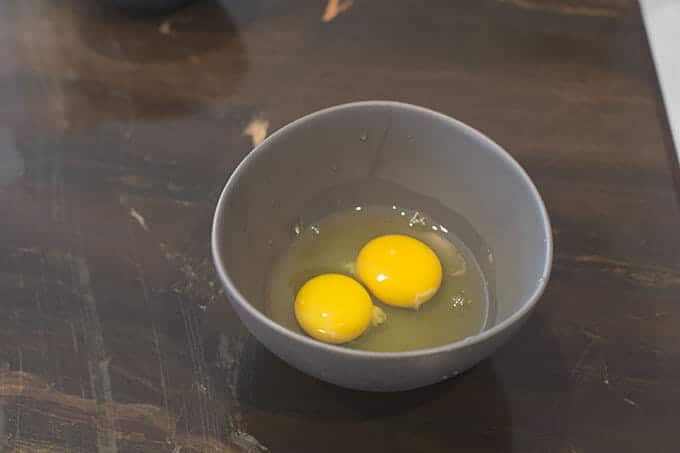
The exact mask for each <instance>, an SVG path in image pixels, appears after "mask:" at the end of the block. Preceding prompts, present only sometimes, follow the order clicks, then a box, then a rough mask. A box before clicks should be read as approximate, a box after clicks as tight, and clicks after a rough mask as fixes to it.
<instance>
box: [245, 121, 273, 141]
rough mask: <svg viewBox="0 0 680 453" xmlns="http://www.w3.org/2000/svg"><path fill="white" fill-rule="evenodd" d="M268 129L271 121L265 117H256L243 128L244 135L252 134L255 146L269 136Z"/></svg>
mask: <svg viewBox="0 0 680 453" xmlns="http://www.w3.org/2000/svg"><path fill="white" fill-rule="evenodd" d="M268 129H269V121H267V120H265V119H263V118H255V119H253V120H252V121H251V122H250V123H248V125H247V126H246V128H245V129H243V135H247V136H250V138H251V140H252V142H253V146H257V145H259V144H260V143H262V142H263V141H264V139H265V138H266V137H267V130H268Z"/></svg>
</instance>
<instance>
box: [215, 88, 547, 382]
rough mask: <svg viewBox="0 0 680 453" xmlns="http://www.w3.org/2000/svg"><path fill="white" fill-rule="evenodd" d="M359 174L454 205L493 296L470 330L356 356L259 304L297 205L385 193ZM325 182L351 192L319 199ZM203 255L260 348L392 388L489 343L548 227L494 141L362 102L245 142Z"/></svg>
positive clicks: (532, 281) (514, 315) (454, 363)
mask: <svg viewBox="0 0 680 453" xmlns="http://www.w3.org/2000/svg"><path fill="white" fill-rule="evenodd" d="M372 180H379V181H381V182H382V183H383V185H382V186H381V187H393V188H394V189H395V192H394V194H406V195H405V196H409V195H408V194H411V195H412V196H413V197H416V198H417V197H422V199H428V200H432V199H434V200H437V202H438V203H440V206H443V207H446V208H448V209H451V210H453V211H455V212H456V213H458V214H459V215H460V218H461V222H460V231H457V232H456V233H457V234H458V235H459V237H460V238H461V239H462V240H463V242H465V243H466V245H467V246H468V248H469V249H470V250H472V251H473V253H474V254H475V256H476V258H477V260H478V261H479V262H480V264H481V267H482V268H483V269H484V273H485V274H486V277H487V279H488V282H489V285H490V291H491V294H492V295H493V304H494V310H493V311H492V316H491V318H490V319H489V321H488V322H487V326H486V327H485V329H484V330H483V331H482V332H480V333H479V334H477V335H475V336H472V337H468V338H466V339H464V340H462V341H459V342H455V343H451V344H447V345H444V346H440V347H436V348H431V349H423V350H415V351H408V352H392V353H379V352H366V351H358V350H352V349H348V348H344V347H342V346H334V345H328V344H324V343H321V342H318V341H316V340H314V339H312V338H309V337H306V336H304V335H302V334H299V333H297V332H293V331H291V330H289V329H287V328H285V327H282V326H281V325H279V324H277V323H275V322H274V321H272V320H271V319H269V318H268V317H267V316H266V315H265V314H264V307H265V304H266V297H265V294H266V292H265V288H266V286H267V279H268V273H269V270H270V269H271V267H272V264H273V262H274V260H275V259H276V257H277V256H278V254H280V253H281V251H282V250H284V249H285V247H286V246H287V245H288V244H289V242H290V240H291V239H290V238H291V235H290V231H291V227H292V226H293V225H295V223H296V222H297V219H299V217H300V215H302V213H304V215H305V216H310V215H314V216H318V215H322V214H324V213H325V212H328V211H332V210H334V209H337V208H340V207H343V206H345V205H352V204H353V203H357V202H359V203H361V202H363V201H366V200H370V201H371V202H375V201H378V202H380V201H385V202H386V203H387V202H388V199H387V198H385V197H386V196H389V194H381V193H380V191H375V190H372V189H371V188H372V187H374V186H372V185H371V184H366V181H372ZM338 187H354V188H355V190H354V191H351V190H350V191H349V192H347V191H344V192H343V191H341V192H338V193H343V195H342V196H338V199H337V200H331V202H328V198H327V197H325V198H324V197H321V198H320V195H321V194H329V193H330V194H332V193H334V190H335V188H338ZM388 192H389V191H388ZM395 196H401V195H395ZM381 197H382V198H381ZM322 199H323V200H326V201H325V202H323V203H319V202H318V200H322ZM414 199H415V198H414ZM389 201H390V204H391V202H395V201H396V202H399V201H400V200H389ZM212 252H213V258H214V261H215V266H216V268H217V272H218V273H219V276H220V278H221V280H222V283H223V284H224V287H225V290H226V294H227V296H228V298H229V300H230V301H231V304H232V306H233V307H234V309H235V310H236V312H237V313H238V315H239V317H240V318H241V320H242V321H243V323H244V324H245V325H246V327H247V328H248V330H249V331H250V332H251V333H252V334H253V335H255V337H257V339H258V340H260V341H261V342H262V343H263V344H264V345H265V346H266V347H267V348H268V349H269V350H270V351H272V352H273V353H274V354H276V355H277V356H279V357H281V358H282V359H283V360H285V361H286V362H288V363H289V364H291V365H292V366H294V367H296V368H298V369H300V370H302V371H303V372H305V373H307V374H310V375H312V376H315V377H317V378H319V379H322V380H324V381H328V382H331V383H334V384H337V385H340V386H343V387H348V388H352V389H359V390H370V391H397V390H407V389H413V388H416V387H421V386H425V385H428V384H432V383H435V382H438V381H442V380H444V379H447V378H449V377H451V376H455V375H457V374H458V373H460V372H462V371H464V370H466V369H468V368H469V367H471V366H473V365H474V364H476V363H477V362H479V361H480V360H482V359H484V358H485V357H487V356H488V355H489V354H491V353H492V352H493V351H494V350H495V349H496V348H497V347H498V346H500V345H501V344H503V343H504V342H505V341H506V340H507V339H508V338H509V337H510V336H511V335H512V334H513V333H514V332H515V331H516V330H517V329H518V328H519V327H520V325H521V324H522V322H523V321H524V320H526V318H527V317H528V315H529V313H530V312H531V310H532V309H533V307H534V305H535V304H536V302H537V301H538V299H539V297H540V296H541V294H542V292H543V290H544V288H545V285H546V283H547V280H548V276H549V273H550V266H551V261H552V236H551V230H550V223H549V220H548V215H547V212H546V209H545V207H544V205H543V202H542V200H541V197H540V195H539V194H538V192H537V190H536V188H535V186H534V185H533V183H532V182H531V180H530V179H529V177H528V176H527V174H526V173H525V172H524V170H523V169H522V168H521V167H520V166H519V164H517V162H516V161H515V160H513V158H512V157H510V155H509V154H508V153H507V152H505V151H504V150H503V149H502V148H501V147H500V146H498V145H497V144H495V143H494V142H492V141H491V140H490V139H488V138H487V137H485V136H484V135H482V134H481V133H479V132H478V131H476V130H474V129H472V128H470V127H468V126H466V125H465V124H463V123H461V122H459V121H456V120H454V119H452V118H449V117H447V116H444V115H442V114H439V113H436V112H433V111H431V110H427V109H424V108H421V107H416V106H412V105H408V104H402V103H397V102H384V101H371V102H357V103H352V104H345V105H340V106H336V107H332V108H329V109H326V110H322V111H319V112H316V113H313V114H311V115H308V116H305V117H304V118H301V119H299V120H297V121H294V122H293V123H291V124H289V125H287V126H285V127H283V128H281V129H280V130H279V131H277V132H276V133H274V134H272V135H271V136H270V137H269V138H267V140H265V141H264V142H263V143H262V144H261V145H259V146H258V147H257V148H256V149H255V150H254V151H253V152H251V153H250V154H249V155H248V157H246V158H245V159H244V160H243V162H241V164H240V165H239V166H238V168H237V169H236V171H235V172H234V173H233V174H232V176H231V177H230V178H229V181H228V182H227V184H226V186H225V188H224V190H223V192H222V195H221V196H220V199H219V202H218V203H217V208H216V211H215V217H214V220H213V230H212ZM291 303H292V301H291Z"/></svg>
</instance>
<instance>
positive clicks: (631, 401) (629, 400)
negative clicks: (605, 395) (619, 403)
mask: <svg viewBox="0 0 680 453" xmlns="http://www.w3.org/2000/svg"><path fill="white" fill-rule="evenodd" d="M623 401H625V402H626V403H628V404H630V405H631V406H637V403H636V402H635V401H633V400H632V399H630V398H624V399H623Z"/></svg>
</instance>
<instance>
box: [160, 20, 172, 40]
mask: <svg viewBox="0 0 680 453" xmlns="http://www.w3.org/2000/svg"><path fill="white" fill-rule="evenodd" d="M158 33H160V34H161V35H166V36H167V35H170V34H171V33H172V22H170V21H169V20H166V21H164V22H163V23H162V24H161V25H160V26H159V27H158Z"/></svg>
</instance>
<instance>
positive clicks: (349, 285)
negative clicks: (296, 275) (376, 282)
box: [295, 274, 374, 344]
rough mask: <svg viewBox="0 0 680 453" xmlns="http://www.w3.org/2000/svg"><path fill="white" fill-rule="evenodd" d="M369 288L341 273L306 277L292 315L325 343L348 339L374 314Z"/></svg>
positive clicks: (362, 331)
mask: <svg viewBox="0 0 680 453" xmlns="http://www.w3.org/2000/svg"><path fill="white" fill-rule="evenodd" d="M373 316H374V314H373V303H372V302H371V296H370V295H369V294H368V291H366V289H365V288H364V287H363V286H362V285H361V283H359V282H357V281H356V280H354V279H352V278H350V277H346V276H344V275H341V274H322V275H319V276H316V277H314V278H312V279H310V280H308V281H307V282H306V283H305V284H304V285H303V286H302V288H300V290H299V291H298V293H297V297H296V298H295V317H296V318H297V321H298V323H299V324H300V327H302V330H304V331H305V332H306V333H307V334H308V335H310V336H311V337H313V338H316V339H317V340H320V341H323V342H325V343H333V344H340V343H347V342H348V341H352V340H354V339H355V338H357V337H358V336H359V335H361V334H362V333H364V331H365V330H366V329H367V328H368V326H369V324H370V323H371V319H372V318H373Z"/></svg>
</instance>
